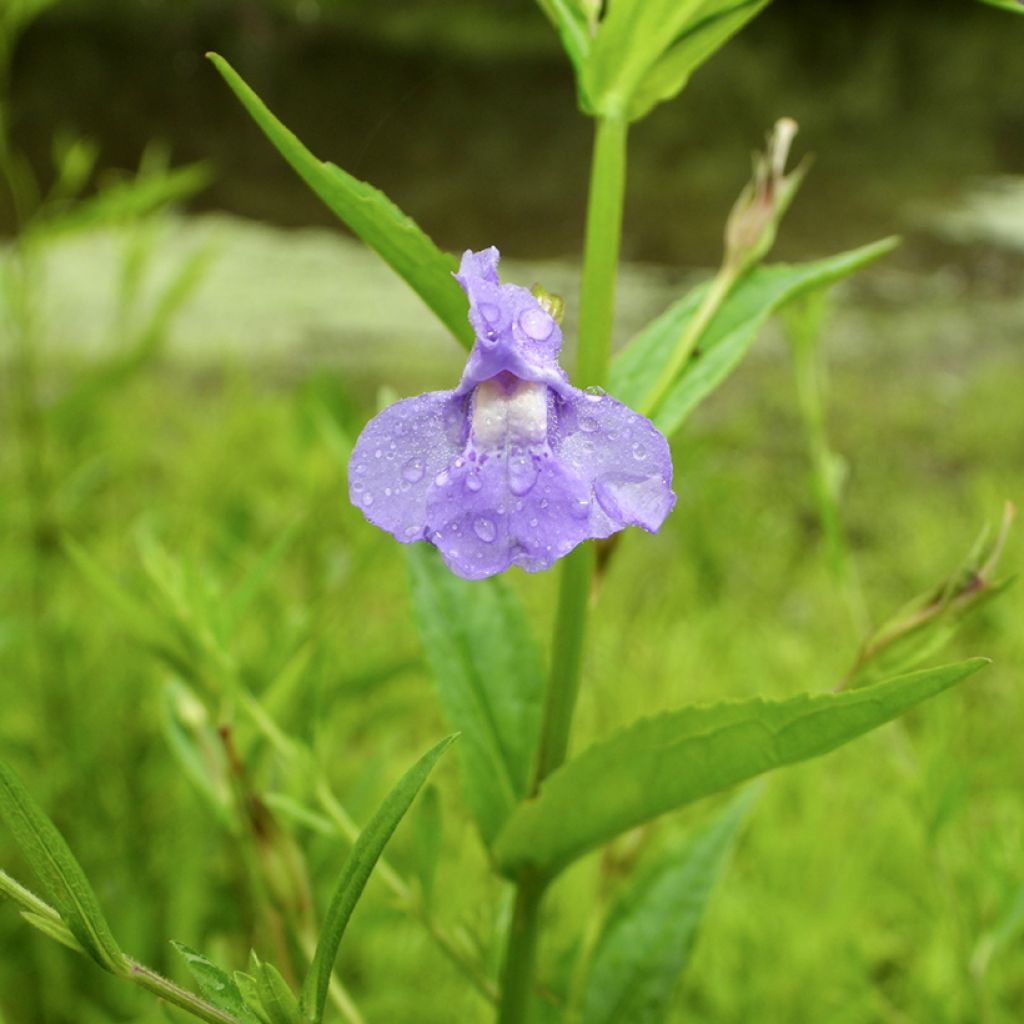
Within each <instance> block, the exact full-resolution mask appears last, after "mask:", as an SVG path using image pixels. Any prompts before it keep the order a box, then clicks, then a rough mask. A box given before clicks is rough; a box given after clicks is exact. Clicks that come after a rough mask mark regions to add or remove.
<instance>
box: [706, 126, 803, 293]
mask: <svg viewBox="0 0 1024 1024" xmlns="http://www.w3.org/2000/svg"><path fill="white" fill-rule="evenodd" d="M796 133H797V124H796V121H794V120H793V119H792V118H791V117H783V118H780V119H779V120H778V121H776V123H775V128H774V129H773V130H772V132H771V134H770V135H769V136H768V142H767V146H766V148H765V151H764V152H763V153H756V154H755V155H754V176H753V178H752V179H751V181H750V182H749V183H748V184H747V185H746V186H745V187H744V189H743V191H742V192H741V193H740V195H739V198H738V199H737V200H736V202H735V204H734V205H733V208H732V210H731V211H730V213H729V219H728V220H727V221H726V225H725V263H726V265H727V266H729V267H731V268H732V269H733V270H735V271H736V272H737V273H740V272H742V271H744V270H746V269H747V268H748V267H750V266H751V265H752V264H754V263H757V262H759V261H760V260H761V259H763V258H764V257H765V256H766V255H767V253H768V251H769V250H770V249H771V247H772V245H773V244H774V242H775V232H776V231H777V229H778V226H779V221H781V220H782V215H783V214H784V213H785V212H786V209H787V207H788V206H789V204H790V202H791V201H792V199H793V196H794V195H795V194H796V190H797V189H798V188H799V187H800V183H801V182H802V181H803V177H804V174H805V173H806V172H807V162H806V161H804V162H803V163H801V164H800V165H799V166H798V167H797V168H796V170H794V171H793V172H792V173H790V174H788V175H787V174H786V173H785V170H786V158H787V157H788V156H789V147H790V146H791V145H792V143H793V138H794V136H795V135H796Z"/></svg>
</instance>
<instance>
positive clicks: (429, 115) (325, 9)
mask: <svg viewBox="0 0 1024 1024" xmlns="http://www.w3.org/2000/svg"><path fill="white" fill-rule="evenodd" d="M1012 20H1013V19H1010V21H1012ZM207 49H218V50H220V51H221V52H223V53H224V54H225V55H226V56H227V57H228V58H229V59H230V60H232V61H233V62H234V63H235V64H236V66H237V67H238V69H239V70H240V71H241V72H242V74H243V75H244V76H245V77H246V78H247V79H248V80H249V81H250V82H251V83H252V84H253V85H254V87H255V88H256V89H257V90H258V91H259V92H260V93H261V95H262V96H263V97H264V98H265V99H266V101H267V102H268V103H269V104H270V105H271V107H272V108H273V109H275V110H276V111H277V112H278V113H279V115H280V116H281V117H282V118H283V119H284V120H285V122H286V123H287V124H289V126H290V127H292V128H293V129H294V130H295V131H296V132H297V133H298V134H299V135H300V137H302V138H303V139H304V140H305V141H306V142H307V143H308V144H309V145H310V146H311V147H312V148H313V149H314V151H315V152H317V153H318V154H319V155H321V156H324V157H326V158H330V159H332V160H334V161H335V162H337V163H339V164H341V165H342V166H344V167H346V168H347V169H349V170H351V171H352V172H354V173H356V174H357V175H360V176H363V177H365V178H367V179H368V180H371V181H373V182H374V183H375V184H377V185H378V186H380V187H382V188H383V189H384V190H385V191H386V192H388V193H389V194H390V195H392V196H393V197H394V198H395V199H396V200H397V201H398V202H399V204H400V205H401V206H402V207H403V208H405V209H407V210H408V211H409V212H410V213H412V214H413V215H414V216H415V217H416V218H417V219H418V220H419V221H420V222H421V223H422V224H423V225H424V227H426V228H427V229H428V231H430V232H431V233H432V234H433V235H434V236H435V237H436V238H437V240H438V241H439V242H440V243H441V244H442V245H444V246H445V247H447V248H450V249H452V250H456V251H457V250H460V249H462V248H465V247H466V246H474V247H481V246H483V245H486V244H491V243H495V244H498V245H499V246H500V247H501V248H503V250H505V251H507V252H509V253H514V254H516V255H518V256H522V257H529V258H551V257H556V258H563V257H566V256H574V255H575V253H577V252H578V250H579V241H580V235H581V230H582V217H583V207H584V199H585V191H586V164H587V159H588V155H589V147H590V127H589V125H588V124H587V123H586V121H585V119H583V118H581V117H580V116H579V115H578V113H577V111H576V106H575V97H574V90H573V83H572V80H571V76H570V73H569V70H568V65H567V61H566V60H565V58H564V56H563V55H562V54H561V52H560V51H559V50H558V48H557V43H556V41H555V38H554V35H553V33H551V32H550V31H549V30H548V29H547V27H546V25H545V23H544V21H543V18H542V17H541V15H540V14H539V12H538V11H537V9H536V6H535V4H533V3H532V0H505V2H503V3H501V4H486V5H485V4H481V3H478V2H476V0H457V2H453V0H449V2H448V3H446V4H445V6H444V8H443V9H442V11H438V10H437V9H436V8H434V7H433V6H432V5H431V6H430V7H429V8H426V7H424V6H423V5H422V4H419V3H418V2H416V0H394V2H393V3H389V4H388V5H382V6H380V7H378V6H374V5H368V4H365V3H355V2H351V0H349V2H346V0H330V2H326V0H325V2H321V3H316V2H312V0H310V2H308V3H304V4H299V5H274V4H270V3H264V2H262V0H248V2H246V3H209V4H198V3H170V2H167V0H152V2H151V3H149V4H146V5H138V4H133V3H123V2H118V0H91V2H89V3H77V4H76V3H73V2H65V3H63V4H58V5H57V6H56V7H55V8H54V9H53V10H52V11H51V12H50V13H49V14H47V15H46V16H45V17H43V18H42V19H40V21H39V22H38V24H37V25H36V26H35V27H34V28H33V29H32V30H30V32H29V33H28V34H27V36H26V37H25V39H24V40H23V42H22V45H21V47H20V49H19V51H18V54H17V60H16V63H15V69H14V76H13V96H14V115H15V116H14V122H15V127H16V133H17V135H18V137H19V139H20V140H21V141H22V142H23V144H24V145H25V147H26V148H27V149H28V150H29V152H30V153H31V155H32V158H33V162H34V163H35V165H36V166H37V168H40V169H42V168H44V167H45V166H46V165H47V163H48V160H49V148H50V140H51V137H52V134H53V132H54V130H55V129H56V128H58V127H66V128H69V129H72V130H75V131H78V132H81V133H83V134H85V135H88V136H91V137H94V138H96V139H98V140H99V141H100V142H101V143H102V146H103V156H102V161H101V162H102V165H103V166H107V167H109V166H111V165H114V166H131V165H132V164H133V163H134V162H135V161H136V160H137V158H138V155H139V153H140V152H141V150H142V148H143V146H144V145H145V143H146V142H147V141H148V140H149V139H151V138H154V137H156V138H161V139H164V140H166V141H167V142H168V143H169V144H170V146H171V147H172V150H173V152H174V154H175V156H176V157H177V158H178V159H180V160H191V159H210V160H213V161H214V163H215V166H216V170H217V174H218V180H217V183H216V184H215V186H214V187H213V188H212V189H211V190H210V191H209V192H208V193H206V195H205V196H204V197H203V199H202V200H201V205H202V206H203V207H205V208H216V209H225V210H228V211H231V212H235V213H239V214H242V215H245V216H249V217H253V218H256V219H260V220H267V221H271V222H274V223H278V224H282V225H290V226H312V225H317V224H321V225H326V224H329V223H331V217H330V214H329V213H328V212H327V211H325V210H324V209H323V208H322V207H321V206H320V204H319V202H318V201H317V200H316V199H315V198H314V197H313V196H311V195H310V194H309V193H308V191H307V190H306V189H305V188H304V187H303V186H302V184H301V183H300V182H298V180H297V179H296V178H295V177H294V175H293V174H292V172H291V171H290V170H289V169H288V168H286V167H285V166H284V165H283V163H282V162H281V161H280V159H279V157H278V156H277V154H276V153H274V152H273V151H272V150H271V148H270V147H269V146H268V145H267V144H266V142H265V140H264V139H263V138H262V136H261V135H260V134H259V133H258V131H257V130H256V129H255V128H254V127H253V126H252V125H251V124H250V123H249V121H248V119H247V118H246V116H245V114H244V113H243V112H242V111H241V109H240V108H239V107H238V105H237V103H236V102H235V100H234V98H233V97H232V96H230V95H229V93H228V91H227V89H226V88H225V86H224V84H223V83H222V82H221V81H220V79H219V77H218V76H217V75H216V74H215V72H214V71H213V69H212V68H211V67H210V66H209V65H208V64H207V62H205V61H204V60H203V59H202V54H203V52H204V51H205V50H207ZM1020 52H1021V37H1020V26H1019V25H1018V24H1016V23H1014V24H1009V23H1008V21H1007V19H1006V17H1005V15H1003V14H1001V13H1000V12H999V11H996V10H994V9H991V8H987V7H985V6H984V5H982V4H979V3H973V2H968V0H941V2H925V0H912V2H906V3H901V4H898V5H894V4H888V3H884V2H881V0H876V2H868V0H865V2H858V3H849V4H827V5H822V4H817V3H812V2H810V0H787V2H786V3H777V4H772V5H771V6H770V7H769V8H768V9H767V10H766V11H765V12H764V13H763V14H762V15H761V16H760V17H759V18H757V19H755V21H754V22H753V23H752V24H751V25H750V26H749V27H748V29H747V30H745V31H744V32H743V33H742V34H741V35H740V36H739V37H738V38H737V40H735V41H734V42H733V43H732V44H730V46H729V47H727V48H726V49H725V50H724V51H723V52H722V53H721V54H719V55H718V56H716V57H715V58H714V59H713V60H712V61H711V62H710V64H709V65H708V66H707V67H706V68H704V69H702V70H701V71H700V72H699V73H698V74H697V75H696V76H695V77H694V79H693V81H692V82H691V84H690V85H689V86H688V88H687V91H686V93H685V94H684V96H683V98H682V99H680V100H678V101H676V102H673V103H670V104H666V105H663V106H662V107H661V108H659V109H658V110H657V111H656V112H655V114H654V115H653V116H652V117H651V118H649V119H648V120H647V121H645V122H643V123H642V124H640V125H638V126H637V127H636V128H635V129H634V131H633V135H632V159H631V167H630V182H629V195H628V202H627V213H626V231H625V237H624V247H625V255H626V256H627V258H631V259H634V260H638V261H641V262H656V263H667V264H677V265H678V264H691V265H708V264H710V263H712V262H714V261H715V260H716V259H717V257H718V253H719V248H720V243H719V239H720V235H721V225H722V223H723V221H724V218H725V215H726V213H727V211H728V208H729V206H730V204H731V202H732V199H733V197H734V196H735V194H736V192H737V191H738V190H739V188H740V187H741V185H742V183H743V181H744V179H745V177H746V175H747V173H748V169H749V153H750V150H751V149H753V148H754V147H755V146H757V145H759V143H760V141H761V138H762V137H763V134H764V132H765V130H766V129H767V128H768V127H769V126H770V124H771V123H772V122H773V121H774V120H775V119H776V118H777V117H778V116H780V115H782V114H790V115H792V116H794V117H796V119H797V120H798V121H799V122H800V123H801V125H802V132H801V135H800V137H799V139H798V143H797V147H796V150H797V152H798V153H802V152H806V151H811V152H813V153H814V154H815V156H816V164H815V167H814V168H813V170H812V173H811V175H810V177H809V179H808V181H807V183H806V186H805V188H804V190H803V193H802V195H801V197H800V200H799V202H798V203H797V204H796V205H795V207H794V209H793V210H792V212H791V214H790V216H789V218H788V222H787V225H786V229H785V232H784V233H783V236H782V237H781V238H780V243H779V244H780V250H779V252H780V255H782V256H789V257H796V256H806V255H809V254H815V255H820V254H822V253H825V252H828V251H833V250H835V249H838V248H843V247H848V246H852V245H855V244H860V243H863V242H865V241H868V240H870V239H871V238H872V237H877V236H879V235H883V234H887V233H890V232H892V231H894V230H901V229H904V228H905V227H906V226H907V223H906V214H907V209H908V207H910V206H913V205H915V204H917V203H920V202H922V201H924V202H944V201H949V200H951V199H953V198H954V197H956V196H957V195H958V194H959V193H960V192H961V191H962V190H963V188H964V187H965V185H966V184H967V183H968V182H969V181H970V180H971V179H972V178H973V177H975V176H993V175H1005V174H1011V175H1012V174H1017V175H1020V174H1024V105H1022V104H1021V103H1020V92H1019V68H1020ZM4 223H5V221H4V220H3V213H2V211H0V226H2V225H3V224H4ZM6 223H7V224H8V225H9V219H8V220H7V221H6Z"/></svg>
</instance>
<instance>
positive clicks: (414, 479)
mask: <svg viewBox="0 0 1024 1024" xmlns="http://www.w3.org/2000/svg"><path fill="white" fill-rule="evenodd" d="M424 472H425V468H424V465H423V460H422V459H418V458H412V459H410V460H409V461H408V462H407V463H406V464H405V465H404V466H403V467H402V479H403V480H408V481H409V483H411V484H415V483H419V481H420V480H422V479H423V474H424Z"/></svg>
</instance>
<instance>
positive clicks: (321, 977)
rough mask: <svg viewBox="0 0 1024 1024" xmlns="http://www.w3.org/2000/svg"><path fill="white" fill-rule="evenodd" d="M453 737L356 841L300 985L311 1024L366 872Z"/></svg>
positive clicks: (427, 757) (421, 764)
mask: <svg viewBox="0 0 1024 1024" xmlns="http://www.w3.org/2000/svg"><path fill="white" fill-rule="evenodd" d="M454 739H455V737H454V736H448V737H447V738H446V739H443V740H442V741H441V742H440V743H438V744H437V745H436V746H434V747H432V748H431V749H430V750H428V751H427V752H426V753H425V754H424V755H423V756H422V757H421V758H420V759H419V760H418V761H417V762H416V763H415V764H414V765H413V766H412V767H411V768H410V769H409V770H408V771H407V772H406V773H405V775H403V776H402V778H401V779H399V781H398V783H397V784H396V785H395V788H394V789H392V790H391V792H390V793H389V794H388V796H387V798H386V799H385V801H384V802H383V803H382V804H381V805H380V807H379V808H378V809H377V812H376V813H375V814H374V816H373V817H372V818H371V819H370V823H369V824H368V825H367V826H366V828H364V829H363V831H362V832H361V833H360V835H359V838H358V839H357V840H356V844H355V846H354V847H353V849H352V853H351V855H350V856H349V858H348V860H347V861H346V863H345V867H344V868H343V869H342V872H341V878H340V879H339V880H338V886H337V888H336V889H335V891H334V896H333V897H332V899H331V903H330V906H329V907H328V908H327V915H326V916H325V918H324V923H323V926H322V928H321V929H320V937H319V939H318V940H317V944H316V953H315V955H314V956H313V962H312V964H311V965H310V968H309V973H308V974H307V975H306V980H305V981H304V982H303V985H302V1007H303V1010H304V1012H305V1014H306V1015H307V1016H308V1017H309V1018H310V1019H311V1020H312V1021H313V1022H314V1024H320V1021H321V1020H323V1016H324V1006H325V1003H326V1001H327V988H328V986H329V984H330V980H331V972H332V971H333V970H334V961H335V960H336V959H337V956H338V947H339V946H340V945H341V940H342V937H343V936H344V934H345V929H346V928H347V927H348V922H349V918H351V916H352V911H353V910H355V907H356V903H357V902H358V901H359V897H360V896H362V894H363V889H364V888H365V887H366V883H367V882H368V881H369V880H370V873H371V872H372V871H373V868H374V865H375V864H376V863H377V861H378V859H379V858H380V855H381V854H382V853H383V852H384V847H385V846H386V845H387V842H388V840H389V839H390V838H391V836H392V834H393V833H394V831H395V829H396V828H397V827H398V823H399V822H400V821H401V820H402V818H403V817H404V816H405V812H406V811H407V810H408V809H409V807H410V806H411V804H412V802H413V800H414V799H415V798H416V794H417V793H418V792H419V791H420V789H421V788H422V786H423V783H424V782H426V780H427V776H428V775H429V774H430V772H431V769H432V768H433V767H434V765H435V764H436V763H437V760H438V758H439V757H440V756H441V755H442V754H443V753H444V752H445V750H447V749H448V747H449V746H450V745H451V744H452V742H453V741H454Z"/></svg>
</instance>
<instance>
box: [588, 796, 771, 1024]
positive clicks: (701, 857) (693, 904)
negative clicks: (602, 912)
mask: <svg viewBox="0 0 1024 1024" xmlns="http://www.w3.org/2000/svg"><path fill="white" fill-rule="evenodd" d="M755 789H756V787H753V788H751V789H748V790H747V791H746V792H744V793H741V794H740V796H739V797H738V798H737V799H736V800H734V801H732V802H731V803H730V804H729V805H728V806H727V807H726V808H725V810H724V811H721V812H719V813H718V814H717V815H716V816H715V817H714V818H713V819H712V820H711V821H710V822H709V823H707V824H706V825H704V827H703V828H701V829H699V830H698V831H697V832H696V833H695V834H694V835H692V836H690V837H688V838H687V840H686V842H685V843H683V844H682V845H677V846H675V847H674V848H672V849H670V850H669V851H667V853H664V854H662V855H661V856H660V857H659V858H658V859H657V861H656V862H654V863H652V864H649V865H647V866H646V867H645V868H643V869H642V870H641V872H640V874H639V875H638V876H637V877H636V878H635V879H634V880H633V881H632V882H631V883H630V884H629V886H628V887H627V888H626V890H625V891H624V892H623V893H622V894H621V896H620V897H619V898H618V899H617V900H616V902H615V905H614V906H613V907H612V910H611V912H610V914H609V915H608V919H607V921H606V922H605V925H604V928H603V929H602V931H601V935H600V937H599V939H598V941H597V946H596V947H595V949H594V954H593V958H592V960H591V964H590V972H589V974H588V975H587V983H586V989H585V991H584V995H583V1013H582V1024H618V1022H619V1021H627V1020H628V1021H629V1022H630V1024H658V1022H660V1021H662V1020H664V1018H665V1013H666V1011H667V1009H668V1002H669V999H670V997H671V995H672V990H673V989H674V988H675V986H676V982H677V981H678V979H679V975H680V972H681V971H682V970H683V969H684V968H685V966H686V963H687V961H688V960H689V958H690V953H691V951H692V949H693V945H694V942H695V940H696V937H697V929H698V927H699V925H700V922H701V919H702V918H703V916H704V909H705V907H706V906H707V903H708V899H709V898H710V896H711V892H712V890H713V889H714V886H715V882H716V881H717V879H718V877H719V875H720V874H721V873H722V870H723V868H724V867H725V863H726V861H727V859H728V854H729V851H730V850H731V849H732V842H733V838H734V837H735V835H736V830H737V828H738V827H739V824H740V822H741V821H742V820H743V817H744V815H745V814H746V812H747V809H748V808H749V806H750V804H751V802H752V800H753V797H754V795H755Z"/></svg>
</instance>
